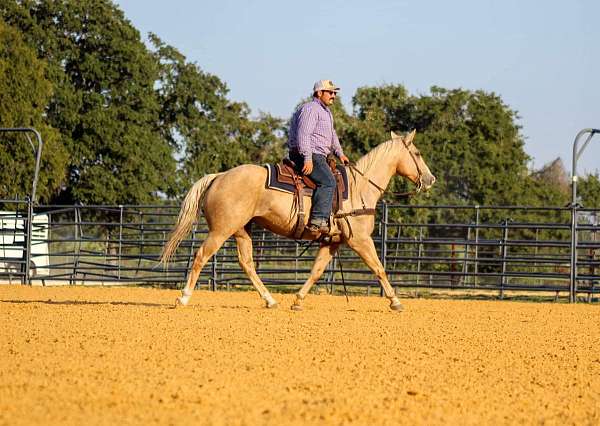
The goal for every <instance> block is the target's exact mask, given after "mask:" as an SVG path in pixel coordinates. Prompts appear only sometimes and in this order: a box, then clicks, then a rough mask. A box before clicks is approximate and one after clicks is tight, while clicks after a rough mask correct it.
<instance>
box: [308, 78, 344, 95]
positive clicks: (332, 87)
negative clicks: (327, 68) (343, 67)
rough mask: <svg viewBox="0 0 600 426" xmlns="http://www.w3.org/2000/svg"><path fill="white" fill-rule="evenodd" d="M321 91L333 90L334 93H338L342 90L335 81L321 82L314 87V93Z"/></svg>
mask: <svg viewBox="0 0 600 426" xmlns="http://www.w3.org/2000/svg"><path fill="white" fill-rule="evenodd" d="M319 90H331V91H332V92H337V91H339V90H340V88H339V87H337V86H336V85H335V84H333V81H331V80H319V81H317V82H316V83H315V85H314V86H313V93H315V92H318V91H319Z"/></svg>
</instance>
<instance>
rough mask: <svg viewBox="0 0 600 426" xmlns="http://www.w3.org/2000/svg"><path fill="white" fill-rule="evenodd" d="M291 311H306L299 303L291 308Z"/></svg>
mask: <svg viewBox="0 0 600 426" xmlns="http://www.w3.org/2000/svg"><path fill="white" fill-rule="evenodd" d="M290 309H291V310H292V311H302V310H304V308H303V307H302V305H299V304H297V303H294V304H293V305H292V306H290Z"/></svg>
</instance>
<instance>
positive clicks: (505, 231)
mask: <svg viewBox="0 0 600 426" xmlns="http://www.w3.org/2000/svg"><path fill="white" fill-rule="evenodd" d="M508 222H509V220H508V219H504V220H503V221H502V226H503V228H502V275H501V277H500V299H503V298H504V286H505V285H506V275H505V274H506V249H507V247H506V242H507V240H508Z"/></svg>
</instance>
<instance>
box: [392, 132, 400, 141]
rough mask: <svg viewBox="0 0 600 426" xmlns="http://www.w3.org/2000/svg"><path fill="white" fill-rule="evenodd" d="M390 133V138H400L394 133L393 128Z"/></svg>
mask: <svg viewBox="0 0 600 426" xmlns="http://www.w3.org/2000/svg"><path fill="white" fill-rule="evenodd" d="M390 135H391V136H392V140H394V139H398V138H400V136H398V135H397V134H395V133H394V131H393V130H392V131H390Z"/></svg>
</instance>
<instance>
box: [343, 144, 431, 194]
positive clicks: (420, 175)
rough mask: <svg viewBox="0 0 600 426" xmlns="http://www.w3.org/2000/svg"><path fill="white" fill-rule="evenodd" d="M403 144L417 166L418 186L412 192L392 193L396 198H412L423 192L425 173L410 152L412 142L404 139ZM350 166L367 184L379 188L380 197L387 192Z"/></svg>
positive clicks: (352, 164) (351, 164)
mask: <svg viewBox="0 0 600 426" xmlns="http://www.w3.org/2000/svg"><path fill="white" fill-rule="evenodd" d="M402 144H403V145H404V147H405V148H406V150H407V151H408V153H409V155H410V158H412V160H413V163H414V164H415V168H416V169H417V184H416V185H417V186H416V188H415V189H413V190H412V191H408V192H392V195H393V196H395V197H411V196H413V195H416V194H418V193H419V192H421V189H423V172H422V171H421V168H420V167H419V163H418V162H417V159H416V158H415V154H414V153H413V152H412V151H411V150H410V146H411V145H413V143H412V140H411V141H410V142H408V143H407V142H406V141H405V140H404V139H402ZM348 166H349V167H350V168H351V169H352V170H354V171H355V172H356V173H358V174H359V175H361V176H362V177H363V178H364V179H366V181H367V182H369V183H370V184H371V185H373V186H374V187H375V188H377V189H378V190H379V192H381V194H380V195H383V193H384V192H385V188H382V187H381V186H379V185H377V184H376V183H375V182H373V181H372V180H371V179H370V178H369V177H367V176H365V174H364V173H363V172H361V171H360V170H359V169H358V168H357V167H356V165H355V164H354V163H349V164H348Z"/></svg>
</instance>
